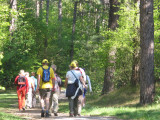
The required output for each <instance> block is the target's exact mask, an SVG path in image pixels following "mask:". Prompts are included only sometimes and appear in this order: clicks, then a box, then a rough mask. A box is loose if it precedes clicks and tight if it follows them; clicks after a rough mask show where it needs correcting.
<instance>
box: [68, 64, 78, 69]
mask: <svg viewBox="0 0 160 120" xmlns="http://www.w3.org/2000/svg"><path fill="white" fill-rule="evenodd" d="M69 67H70V69H74V68H76V67H77V65H76V63H75V62H71V64H70V65H69Z"/></svg>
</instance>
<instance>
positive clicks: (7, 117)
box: [0, 112, 22, 120]
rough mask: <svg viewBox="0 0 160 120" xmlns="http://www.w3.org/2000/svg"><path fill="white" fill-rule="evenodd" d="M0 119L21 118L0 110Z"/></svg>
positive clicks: (19, 119)
mask: <svg viewBox="0 0 160 120" xmlns="http://www.w3.org/2000/svg"><path fill="white" fill-rule="evenodd" d="M0 120H22V118H20V117H17V116H14V115H11V114H7V113H4V112H0Z"/></svg>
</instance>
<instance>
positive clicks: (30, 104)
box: [26, 88, 32, 108]
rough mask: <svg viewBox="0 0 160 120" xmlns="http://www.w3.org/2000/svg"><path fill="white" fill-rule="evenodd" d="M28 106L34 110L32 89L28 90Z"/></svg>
mask: <svg viewBox="0 0 160 120" xmlns="http://www.w3.org/2000/svg"><path fill="white" fill-rule="evenodd" d="M26 106H27V107H30V108H32V88H29V90H28V95H27V104H26Z"/></svg>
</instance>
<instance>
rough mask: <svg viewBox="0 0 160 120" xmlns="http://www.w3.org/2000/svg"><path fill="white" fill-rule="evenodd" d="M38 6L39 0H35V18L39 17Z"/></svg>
mask: <svg viewBox="0 0 160 120" xmlns="http://www.w3.org/2000/svg"><path fill="white" fill-rule="evenodd" d="M39 8H40V6H39V0H36V18H38V17H39Z"/></svg>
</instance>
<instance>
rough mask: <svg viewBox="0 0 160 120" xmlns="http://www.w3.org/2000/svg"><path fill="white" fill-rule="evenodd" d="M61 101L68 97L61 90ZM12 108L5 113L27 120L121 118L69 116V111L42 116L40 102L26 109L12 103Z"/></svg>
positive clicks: (103, 119) (109, 119) (105, 119)
mask: <svg viewBox="0 0 160 120" xmlns="http://www.w3.org/2000/svg"><path fill="white" fill-rule="evenodd" d="M59 101H67V98H66V97H65V94H64V92H61V94H60V97H59ZM12 105H13V106H12V108H6V109H5V111H3V112H5V113H9V114H13V115H15V116H19V117H21V118H23V119H27V120H39V119H41V120H46V119H47V120H51V119H55V120H120V119H117V118H116V117H109V116H86V115H85V116H83V115H82V116H80V117H69V114H68V113H58V116H56V117H55V116H54V114H52V115H51V116H50V117H49V118H41V116H40V113H41V109H40V107H39V103H38V104H37V106H36V107H35V108H32V109H26V110H25V111H21V112H20V111H19V110H18V108H17V105H16V104H12Z"/></svg>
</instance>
